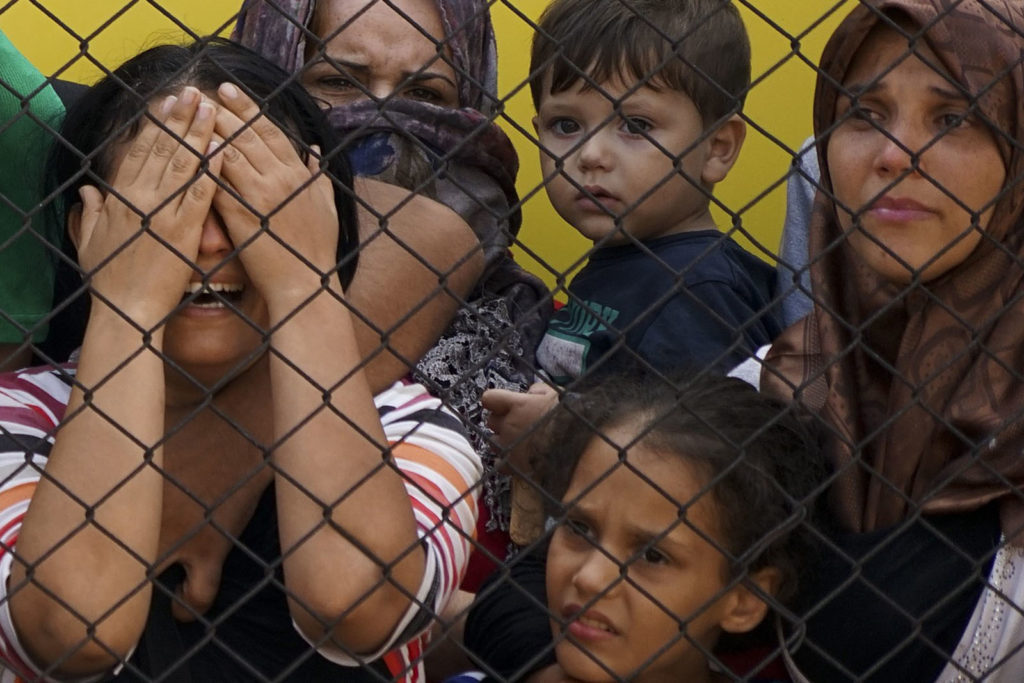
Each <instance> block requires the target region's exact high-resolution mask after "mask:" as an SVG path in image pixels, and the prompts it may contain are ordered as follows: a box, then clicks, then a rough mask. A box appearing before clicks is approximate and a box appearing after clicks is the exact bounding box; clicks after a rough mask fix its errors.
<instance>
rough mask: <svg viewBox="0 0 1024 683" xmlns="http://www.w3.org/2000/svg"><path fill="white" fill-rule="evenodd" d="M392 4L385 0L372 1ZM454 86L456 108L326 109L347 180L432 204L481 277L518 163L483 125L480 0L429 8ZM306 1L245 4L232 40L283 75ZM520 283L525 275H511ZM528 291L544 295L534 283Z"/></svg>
mask: <svg viewBox="0 0 1024 683" xmlns="http://www.w3.org/2000/svg"><path fill="white" fill-rule="evenodd" d="M377 1H378V2H394V0H377ZM436 2H437V8H438V12H439V13H440V16H441V22H442V25H443V26H444V29H445V36H444V41H445V43H446V45H447V46H448V48H449V50H450V51H451V60H452V64H453V66H454V68H455V73H456V79H457V81H458V91H459V108H458V109H451V108H446V107H439V106H437V105H434V104H430V103H427V102H421V101H417V100H410V99H403V98H393V99H390V100H388V101H387V102H385V103H383V104H378V103H376V102H374V101H372V100H371V101H365V102H356V103H354V104H350V105H343V106H337V107H334V108H333V109H332V110H331V113H330V117H331V123H332V124H333V125H334V127H335V129H336V130H337V131H338V132H339V133H340V134H341V135H342V137H343V138H344V140H345V145H346V151H347V153H348V155H349V160H350V161H351V163H352V168H353V171H354V172H355V173H356V174H357V175H360V176H364V177H368V178H374V179H377V180H382V181H384V182H388V183H391V184H395V185H401V186H402V187H405V188H407V189H410V190H413V191H416V192H418V193H420V194H424V195H426V196H429V197H432V198H433V199H436V200H438V201H440V202H442V203H444V204H446V205H447V206H448V207H449V208H451V209H452V210H454V211H455V212H457V213H458V214H459V215H460V216H462V218H463V219H464V220H465V221H466V222H467V223H469V225H470V227H472V228H473V231H474V232H475V233H476V236H477V238H478V239H479V240H480V244H481V245H482V246H483V249H484V257H485V259H486V262H487V264H488V267H492V266H495V265H496V264H499V262H500V261H501V260H502V259H503V258H504V255H505V253H506V251H507V249H508V247H509V245H510V244H511V243H512V239H513V237H514V236H515V235H516V233H517V232H518V230H519V225H520V222H521V212H520V209H519V196H518V195H517V194H516V189H515V179H516V174H517V172H518V171H519V157H518V156H517V154H516V151H515V148H514V147H513V146H512V142H511V141H510V140H509V139H508V136H507V135H505V133H504V132H503V131H502V130H501V128H499V127H498V126H497V125H495V124H494V122H493V121H492V119H493V117H494V116H495V111H496V109H497V106H498V100H497V58H496V54H495V42H494V30H493V27H492V25H491V19H490V13H489V5H488V3H487V2H486V0H436ZM315 9H316V3H315V2H314V1H313V0H245V2H244V3H243V5H242V9H241V10H240V11H239V15H238V23H237V24H236V26H235V32H234V38H235V39H236V40H240V41H241V42H242V43H243V44H245V45H247V46H248V47H250V48H252V49H254V50H256V51H257V52H259V53H260V54H262V55H263V56H264V57H266V58H268V59H269V60H271V61H273V62H275V63H277V64H278V65H280V66H281V67H282V68H284V69H285V70H287V71H289V72H292V73H294V72H297V71H298V70H300V69H301V68H302V66H303V64H304V63H305V52H306V41H307V40H318V38H317V36H316V35H315V34H313V33H312V29H311V27H310V25H311V22H312V21H313V19H314V15H315ZM520 275H522V276H523V279H524V280H525V279H528V278H526V274H525V272H523V273H520ZM529 286H530V287H532V288H534V289H537V290H538V291H540V290H543V289H544V288H543V287H542V286H541V285H540V283H539V281H531V282H530V283H529Z"/></svg>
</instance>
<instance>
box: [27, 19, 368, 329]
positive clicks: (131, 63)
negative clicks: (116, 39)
mask: <svg viewBox="0 0 1024 683" xmlns="http://www.w3.org/2000/svg"><path fill="white" fill-rule="evenodd" d="M228 81H230V82H232V83H235V84H236V85H238V86H240V87H241V88H242V89H243V90H244V91H245V92H246V93H247V94H248V95H250V96H251V97H253V98H254V100H255V101H256V102H257V103H258V104H259V105H260V107H261V110H262V112H263V114H264V115H265V116H267V117H268V118H269V119H270V120H272V121H273V122H274V123H275V124H277V125H278V126H279V127H280V128H281V129H282V130H283V131H284V133H285V134H286V135H288V136H289V137H290V138H291V139H292V141H293V143H294V144H295V145H296V147H297V149H298V150H299V152H300V154H301V155H302V157H303V159H306V158H307V155H308V151H309V147H310V146H311V145H319V147H320V149H321V151H322V154H323V156H324V162H323V163H324V166H325V171H326V172H327V173H329V174H330V175H331V177H332V179H333V181H334V188H335V192H334V197H335V200H334V201H335V206H336V208H337V211H338V221H339V230H340V234H339V235H338V261H339V264H340V268H339V276H340V278H341V281H342V283H343V285H346V286H347V285H348V283H349V282H350V281H351V279H352V275H353V273H354V271H355V266H356V260H357V252H358V250H357V248H356V247H357V245H358V229H357V227H358V226H357V223H356V214H355V203H354V200H353V196H352V174H351V171H350V170H349V166H348V161H347V159H346V157H345V154H344V152H343V150H342V149H340V145H339V143H338V140H337V138H336V135H335V133H334V130H333V129H332V128H331V126H330V125H329V124H328V123H327V120H326V117H325V115H324V113H323V111H322V110H321V109H320V107H319V106H317V104H316V102H315V101H314V100H313V99H312V98H311V97H310V96H309V95H308V94H307V93H306V91H305V90H304V89H303V88H302V86H301V85H300V84H299V83H298V82H297V81H296V80H295V78H294V77H292V76H290V75H289V74H287V73H286V72H285V71H283V70H282V69H280V68H279V67H277V66H275V65H274V64H272V63H270V62H268V61H267V60H266V59H264V58H263V57H261V56H260V55H258V54H257V53H255V52H253V51H251V50H249V49H248V48H245V47H243V46H241V45H239V44H237V43H232V42H231V41H228V40H225V39H222V38H205V39H202V40H199V41H196V42H195V43H192V44H191V45H184V46H183V45H161V46H158V47H153V48H150V49H148V50H145V51H143V52H141V53H139V54H138V55H136V56H135V57H132V58H131V59H129V60H128V61H127V62H125V63H124V64H122V65H121V66H120V67H118V68H117V69H115V70H114V71H113V72H111V73H110V74H108V75H107V76H105V77H104V78H103V79H102V80H100V81H99V82H98V83H96V84H95V85H94V86H92V87H91V88H89V89H88V90H87V91H85V92H84V93H83V94H82V96H81V97H80V98H79V99H78V101H77V102H75V103H74V105H72V106H71V107H70V108H69V109H68V112H67V116H66V117H65V118H64V122H63V124H62V125H61V129H60V136H59V138H57V142H55V143H54V145H53V147H52V148H51V151H50V156H49V159H48V160H47V170H46V184H47V186H46V190H47V192H46V196H47V197H50V198H51V202H52V203H51V206H52V207H53V210H52V211H51V215H52V218H51V219H52V220H55V221H59V222H60V228H61V230H60V231H59V233H58V234H64V233H66V230H65V226H66V225H67V215H68V211H69V210H70V208H71V207H73V206H74V205H75V204H76V203H77V202H78V201H79V198H78V190H79V188H80V187H81V186H83V185H87V184H91V185H98V186H100V187H107V180H108V176H109V173H110V171H111V163H112V162H113V159H112V150H113V149H114V147H115V146H116V145H118V144H119V143H121V142H124V141H126V140H128V139H130V138H131V137H133V136H134V135H135V134H136V133H137V132H138V130H139V128H140V127H141V125H142V122H143V120H144V118H145V117H147V116H149V109H148V107H149V105H150V103H151V102H152V101H153V99H154V98H156V97H159V96H161V95H166V94H170V93H172V92H176V91H178V90H180V89H181V88H183V87H184V86H186V85H192V86H195V87H197V88H199V89H200V90H205V91H210V90H215V89H216V88H217V86H219V85H220V84H221V83H224V82H228ZM54 200H56V201H54ZM64 251H65V253H66V254H67V255H68V260H66V261H65V262H64V263H62V264H60V265H59V266H58V268H59V271H58V278H59V280H58V283H57V287H58V291H60V290H64V293H65V294H68V293H70V292H75V291H76V290H78V296H79V298H80V299H87V297H84V295H83V292H82V291H81V280H80V276H79V275H78V273H77V271H76V268H75V267H74V266H73V264H71V263H69V262H68V261H77V258H76V255H75V253H74V248H73V246H72V245H71V244H70V240H68V239H67V238H66V235H65V239H64ZM68 278H70V279H71V281H73V282H75V283H77V284H69V282H68V281H67V280H68ZM57 303H58V305H60V304H62V301H61V300H59V299H58V300H57ZM84 304H87V301H80V302H79V306H81V305H84ZM81 313H82V312H81V311H78V312H76V313H74V314H73V317H77V316H78V315H81ZM68 325H69V327H72V328H73V324H71V323H68ZM58 327H60V326H59V325H58Z"/></svg>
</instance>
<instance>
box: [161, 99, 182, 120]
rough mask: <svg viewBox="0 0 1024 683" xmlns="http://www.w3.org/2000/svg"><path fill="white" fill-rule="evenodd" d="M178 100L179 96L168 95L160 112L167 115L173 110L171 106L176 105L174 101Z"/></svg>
mask: <svg viewBox="0 0 1024 683" xmlns="http://www.w3.org/2000/svg"><path fill="white" fill-rule="evenodd" d="M177 101H178V98H177V97H175V96H174V95H168V96H167V97H165V98H164V101H163V102H162V103H161V104H160V113H161V114H163V115H165V116H166V115H167V114H169V113H170V112H171V108H172V107H174V103H175V102H177Z"/></svg>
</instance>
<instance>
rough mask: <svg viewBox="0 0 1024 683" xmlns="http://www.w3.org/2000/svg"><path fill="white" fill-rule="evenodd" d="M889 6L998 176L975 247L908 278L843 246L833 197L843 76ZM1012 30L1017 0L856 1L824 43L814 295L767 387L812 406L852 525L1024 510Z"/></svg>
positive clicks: (1020, 515)
mask: <svg viewBox="0 0 1024 683" xmlns="http://www.w3.org/2000/svg"><path fill="white" fill-rule="evenodd" d="M892 19H897V20H898V21H899V22H900V26H912V27H915V28H913V29H910V32H911V42H913V39H914V36H918V37H919V39H921V40H924V41H925V42H926V43H927V45H928V46H929V47H930V48H931V49H932V51H934V53H935V54H936V55H937V57H938V59H939V61H940V62H941V67H942V68H944V69H945V71H946V72H947V73H948V74H949V75H950V78H951V83H952V84H953V85H954V86H955V87H957V88H958V89H960V90H961V91H962V92H965V94H967V95H968V97H969V98H970V99H971V101H972V102H974V103H975V112H976V114H977V115H978V117H979V118H980V119H981V120H982V121H984V122H985V123H987V124H988V125H989V127H990V128H991V129H992V130H993V132H994V137H995V140H996V144H997V145H998V147H999V150H1000V153H1001V155H1002V157H1003V159H1004V163H1005V165H1006V178H1007V180H1006V187H1005V188H1004V190H1003V193H1002V194H1001V195H1000V197H999V198H998V200H997V203H996V205H995V207H994V210H993V212H992V215H991V219H990V221H989V224H988V227H987V230H986V237H983V238H982V240H981V242H980V243H979V245H978V247H977V248H976V249H975V250H974V251H973V252H972V253H971V255H970V256H968V258H967V259H966V260H965V261H964V262H962V263H960V264H959V265H957V266H955V267H954V268H952V269H951V270H950V271H948V272H946V273H945V274H943V275H942V276H940V277H938V278H936V279H934V280H931V281H929V282H923V283H922V282H915V283H913V284H911V285H909V286H907V287H906V288H898V287H896V286H895V285H893V284H891V283H889V282H887V281H885V280H883V279H882V278H881V277H880V276H878V275H877V274H875V272H874V271H872V270H870V269H869V268H867V267H866V266H864V265H862V264H861V263H859V262H858V261H857V260H856V259H855V257H854V256H853V255H852V254H851V250H850V248H849V246H848V245H847V243H846V241H845V239H844V236H843V231H842V229H841V228H840V225H839V222H838V219H837V217H836V209H835V206H834V204H833V203H832V201H831V200H830V190H831V187H832V186H831V180H830V178H829V173H828V158H827V137H828V135H829V131H830V129H831V127H832V126H833V124H834V123H835V109H836V101H837V98H838V95H839V89H838V86H839V84H841V83H842V82H843V80H844V78H845V76H846V73H847V70H848V69H849V68H850V66H851V64H852V62H853V59H854V56H855V55H856V53H857V51H858V50H859V49H860V47H861V45H862V43H863V42H864V40H865V39H866V38H867V36H868V34H869V33H870V31H871V30H872V29H873V28H874V27H876V26H877V25H879V24H880V23H885V24H888V25H891V23H890V22H891V20H892ZM1022 28H1024V10H1022V9H1021V8H1020V6H1019V2H1017V1H1015V0H963V1H961V2H957V1H956V0H862V4H861V5H860V6H858V7H857V8H856V9H855V10H854V11H853V12H852V13H851V14H850V15H849V16H848V17H847V18H846V19H845V20H844V21H843V22H842V24H841V25H840V26H839V28H838V29H837V30H836V32H835V33H834V34H833V36H832V38H831V39H830V41H829V43H828V45H827V46H826V48H825V51H824V53H823V55H822V58H821V70H820V72H819V77H818V84H817V90H816V93H815V102H814V129H815V134H816V136H817V139H818V141H819V145H818V150H819V158H820V162H821V170H822V184H821V187H822V190H821V191H819V193H818V196H817V198H816V200H815V209H814V215H813V218H812V222H811V234H810V253H811V254H813V255H817V256H816V257H815V258H814V260H813V262H812V265H811V282H812V288H813V292H814V298H815V306H814V311H813V312H812V313H811V315H810V316H808V318H806V319H805V320H803V321H801V322H800V323H797V324H796V325H794V326H793V327H791V328H790V329H788V330H787V331H785V332H784V333H783V334H782V335H781V336H780V337H779V339H778V340H777V341H776V343H775V345H774V346H773V347H772V349H771V351H770V352H769V355H768V357H767V359H766V363H765V367H764V370H763V372H762V386H763V388H764V390H765V391H766V392H769V393H772V394H775V395H778V396H783V397H790V398H792V397H795V398H796V399H798V400H799V401H801V402H802V403H803V404H804V405H805V406H806V407H808V408H809V409H810V410H811V411H812V412H813V413H814V414H815V415H816V416H817V417H818V419H819V420H820V423H821V425H822V426H823V432H824V435H825V436H824V444H825V449H826V453H827V455H828V456H829V458H830V459H831V462H832V463H833V465H834V466H835V468H836V480H835V484H834V486H833V489H832V495H833V496H834V498H833V503H834V509H835V511H836V513H837V514H838V517H839V519H840V522H841V523H842V524H843V525H844V526H845V527H846V528H848V529H850V530H854V531H870V530H873V529H877V528H880V527H885V526H889V525H892V524H895V523H897V522H899V521H901V520H903V519H904V518H906V517H908V516H910V515H912V514H914V513H915V511H916V510H919V509H920V510H922V511H924V512H926V513H941V512H954V511H958V510H969V509H973V508H976V507H978V506H980V505H982V504H984V503H986V502H988V501H991V500H995V499H1002V501H1003V508H1002V510H1003V513H1004V515H1003V521H1004V530H1005V531H1008V532H1009V531H1013V530H1016V529H1018V528H1020V526H1021V524H1024V218H1022V215H1021V214H1022V202H1024V182H1022V175H1024V151H1022V150H1021V148H1020V146H1019V143H1018V142H1017V141H1024V110H1022V107H1024V64H1022V59H1024V38H1022V37H1021V33H1020V31H1021V30H1022ZM897 30H899V29H897ZM904 30H906V29H904ZM924 61H928V60H927V59H925V60H924ZM965 172H969V169H965ZM946 189H947V190H948V191H949V192H951V193H952V194H953V195H955V194H956V188H955V187H951V188H946Z"/></svg>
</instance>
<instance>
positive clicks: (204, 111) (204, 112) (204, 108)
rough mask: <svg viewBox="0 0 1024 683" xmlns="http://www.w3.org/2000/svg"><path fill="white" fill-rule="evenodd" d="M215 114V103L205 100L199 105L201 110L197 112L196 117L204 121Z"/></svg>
mask: <svg viewBox="0 0 1024 683" xmlns="http://www.w3.org/2000/svg"><path fill="white" fill-rule="evenodd" d="M212 115H213V105H212V104H210V103H209V102H203V103H202V104H200V105H199V111H197V112H196V119H197V120H199V121H204V120H206V119H208V118H210V117H211V116H212Z"/></svg>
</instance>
